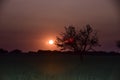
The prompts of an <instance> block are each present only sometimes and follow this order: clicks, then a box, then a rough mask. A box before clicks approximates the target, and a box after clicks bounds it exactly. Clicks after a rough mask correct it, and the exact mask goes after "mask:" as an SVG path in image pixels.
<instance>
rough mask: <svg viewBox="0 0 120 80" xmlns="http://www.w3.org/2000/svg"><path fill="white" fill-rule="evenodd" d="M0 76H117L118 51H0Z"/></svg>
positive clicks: (27, 79)
mask: <svg viewBox="0 0 120 80" xmlns="http://www.w3.org/2000/svg"><path fill="white" fill-rule="evenodd" d="M0 80H120V54H118V53H114V52H111V53H105V52H89V53H87V54H86V55H84V58H83V59H82V60H81V58H80V55H79V53H77V54H74V53H72V52H57V51H39V52H29V53H17V52H16V53H0Z"/></svg>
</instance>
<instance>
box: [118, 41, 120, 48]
mask: <svg viewBox="0 0 120 80" xmlns="http://www.w3.org/2000/svg"><path fill="white" fill-rule="evenodd" d="M117 47H118V48H120V40H119V41H117Z"/></svg>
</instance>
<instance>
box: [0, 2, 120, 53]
mask: <svg viewBox="0 0 120 80" xmlns="http://www.w3.org/2000/svg"><path fill="white" fill-rule="evenodd" d="M117 3H118V2H117ZM117 3H115V2H113V1H112V0H6V1H4V2H3V3H1V4H0V48H4V49H7V50H13V49H16V48H18V49H21V50H24V51H28V50H38V49H55V46H50V45H48V44H46V42H47V41H48V40H49V39H55V37H56V36H57V35H58V33H59V32H62V31H63V30H64V26H67V25H71V24H72V25H75V26H77V28H81V27H83V26H85V25H86V24H91V25H92V26H93V28H94V29H96V30H97V31H98V36H99V39H100V44H101V45H102V46H101V48H99V50H107V51H115V50H117V48H116V45H115V42H116V41H117V40H120V26H119V16H120V15H119V6H117Z"/></svg>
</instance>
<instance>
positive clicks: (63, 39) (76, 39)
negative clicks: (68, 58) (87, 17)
mask: <svg viewBox="0 0 120 80" xmlns="http://www.w3.org/2000/svg"><path fill="white" fill-rule="evenodd" d="M56 45H57V46H58V47H60V48H61V50H72V51H74V52H80V53H81V54H82V53H85V52H87V51H89V50H94V49H93V47H95V46H99V44H98V38H97V33H96V32H95V31H93V29H92V27H91V26H90V25H86V26H85V27H84V28H83V29H80V30H79V31H77V30H76V29H75V27H74V26H68V27H65V32H62V33H60V36H59V37H58V36H57V38H56Z"/></svg>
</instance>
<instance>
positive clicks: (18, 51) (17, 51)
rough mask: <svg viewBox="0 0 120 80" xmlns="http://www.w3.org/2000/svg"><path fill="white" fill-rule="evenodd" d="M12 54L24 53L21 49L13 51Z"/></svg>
mask: <svg viewBox="0 0 120 80" xmlns="http://www.w3.org/2000/svg"><path fill="white" fill-rule="evenodd" d="M10 53H14V54H19V53H22V51H21V50H19V49H15V50H13V51H11V52H10Z"/></svg>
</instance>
